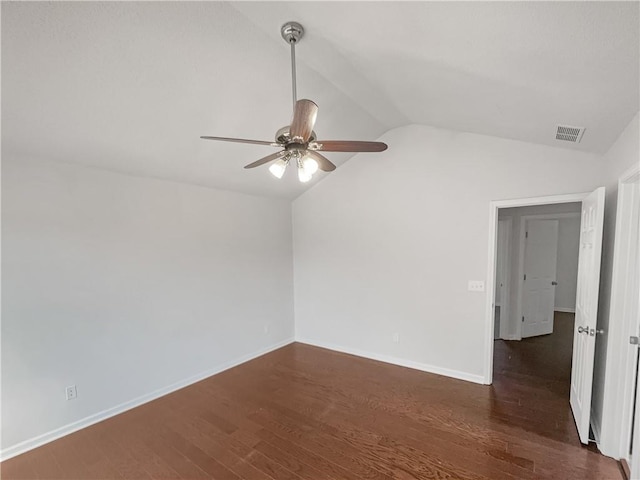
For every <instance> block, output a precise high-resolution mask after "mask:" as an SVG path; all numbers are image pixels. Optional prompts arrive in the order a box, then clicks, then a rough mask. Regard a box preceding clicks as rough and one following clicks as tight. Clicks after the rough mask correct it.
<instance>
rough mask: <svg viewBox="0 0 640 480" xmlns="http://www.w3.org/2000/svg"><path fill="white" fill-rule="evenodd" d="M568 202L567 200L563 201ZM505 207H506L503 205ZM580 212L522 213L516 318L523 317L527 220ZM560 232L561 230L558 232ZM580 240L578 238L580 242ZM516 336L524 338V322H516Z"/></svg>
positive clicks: (551, 217) (556, 217)
mask: <svg viewBox="0 0 640 480" xmlns="http://www.w3.org/2000/svg"><path fill="white" fill-rule="evenodd" d="M563 203H566V202H563ZM501 208H504V207H501ZM579 217H580V212H573V213H549V214H544V213H541V214H539V215H522V216H521V217H520V237H519V239H518V244H519V250H518V276H517V278H518V287H517V288H518V296H517V299H516V311H517V313H518V314H517V315H516V316H515V318H516V319H518V318H521V317H522V305H523V301H522V296H523V294H524V249H525V244H526V232H527V222H528V221H529V220H562V219H563V218H579ZM558 233H559V232H558ZM579 241H580V240H578V242H579ZM556 275H557V273H556ZM516 325H517V327H516V338H515V340H522V322H516Z"/></svg>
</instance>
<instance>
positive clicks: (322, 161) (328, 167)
mask: <svg viewBox="0 0 640 480" xmlns="http://www.w3.org/2000/svg"><path fill="white" fill-rule="evenodd" d="M307 155H308V156H309V157H311V158H313V159H314V160H315V161H316V162H318V168H319V169H320V170H322V171H323V172H332V171H334V170H335V169H336V166H335V165H334V164H333V163H332V162H331V161H330V160H329V159H328V158H327V157H325V156H324V155H320V154H319V153H318V152H314V151H313V150H307Z"/></svg>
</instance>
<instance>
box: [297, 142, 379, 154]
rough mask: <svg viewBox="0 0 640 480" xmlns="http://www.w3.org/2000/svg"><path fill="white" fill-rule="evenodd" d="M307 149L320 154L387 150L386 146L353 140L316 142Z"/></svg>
mask: <svg viewBox="0 0 640 480" xmlns="http://www.w3.org/2000/svg"><path fill="white" fill-rule="evenodd" d="M309 148H310V149H313V150H318V151H322V152H382V151H384V150H386V149H387V144H386V143H382V142H358V141H355V140H322V141H321V140H316V141H315V142H313V144H311V145H309Z"/></svg>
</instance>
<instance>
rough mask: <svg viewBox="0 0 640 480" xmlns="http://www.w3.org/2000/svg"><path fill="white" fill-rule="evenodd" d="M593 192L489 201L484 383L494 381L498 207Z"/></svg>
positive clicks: (581, 196) (562, 200)
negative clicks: (494, 305)
mask: <svg viewBox="0 0 640 480" xmlns="http://www.w3.org/2000/svg"><path fill="white" fill-rule="evenodd" d="M590 194H591V192H583V193H569V194H564V195H548V196H542V197H529V198H516V199H511V200H492V201H491V202H489V245H488V246H489V255H488V265H487V279H486V286H487V292H486V297H485V337H484V346H485V347H484V375H483V377H484V384H485V385H491V383H492V382H493V342H494V340H493V329H494V325H493V322H494V308H493V304H494V300H495V298H496V297H495V295H496V294H495V283H496V263H495V262H496V254H497V252H496V250H497V246H498V245H497V243H498V209H500V208H512V207H528V206H532V205H548V204H556V203H573V202H582V201H583V200H584V199H585V198H587V196H588V195H590Z"/></svg>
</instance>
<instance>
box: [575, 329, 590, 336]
mask: <svg viewBox="0 0 640 480" xmlns="http://www.w3.org/2000/svg"><path fill="white" fill-rule="evenodd" d="M578 333H586V334H587V335H589V329H588V328H587V327H578Z"/></svg>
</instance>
